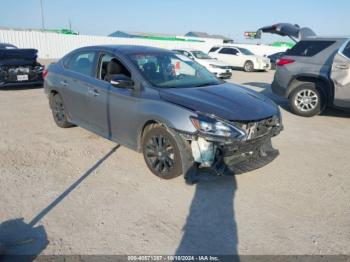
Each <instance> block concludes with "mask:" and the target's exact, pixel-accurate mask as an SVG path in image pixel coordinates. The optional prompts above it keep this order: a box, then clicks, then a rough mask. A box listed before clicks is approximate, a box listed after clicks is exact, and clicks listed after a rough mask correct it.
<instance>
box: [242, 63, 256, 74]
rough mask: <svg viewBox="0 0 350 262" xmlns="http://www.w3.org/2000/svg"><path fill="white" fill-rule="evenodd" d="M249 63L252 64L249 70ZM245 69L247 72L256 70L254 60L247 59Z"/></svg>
mask: <svg viewBox="0 0 350 262" xmlns="http://www.w3.org/2000/svg"><path fill="white" fill-rule="evenodd" d="M248 64H250V65H251V69H248V70H247V65H248ZM243 69H244V71H245V72H253V71H254V64H253V62H252V61H246V62H245V63H244V67H243Z"/></svg>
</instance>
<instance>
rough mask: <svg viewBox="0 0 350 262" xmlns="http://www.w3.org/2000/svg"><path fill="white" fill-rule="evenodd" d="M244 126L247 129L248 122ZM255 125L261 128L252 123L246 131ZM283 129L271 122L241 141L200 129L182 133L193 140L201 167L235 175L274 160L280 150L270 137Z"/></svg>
mask: <svg viewBox="0 0 350 262" xmlns="http://www.w3.org/2000/svg"><path fill="white" fill-rule="evenodd" d="M244 128H246V129H248V126H245V127H244ZM253 128H255V129H259V126H258V125H253V126H249V129H250V130H247V133H248V134H249V132H251V130H252V129H253ZM260 129H261V125H260ZM282 129H283V126H282V125H277V126H271V127H270V128H269V129H268V130H264V132H263V133H261V134H260V135H256V136H248V138H247V139H245V140H241V141H237V140H234V139H227V138H219V137H213V136H205V135H203V134H200V133H197V134H196V135H188V134H181V133H180V135H182V136H183V138H184V139H186V140H188V141H190V143H191V149H192V156H193V159H194V162H195V163H196V164H197V166H198V168H199V170H200V169H201V168H203V169H205V170H208V168H209V169H210V170H211V171H214V173H215V174H216V175H233V174H241V173H245V172H249V171H252V170H255V169H257V168H260V167H263V166H265V165H267V164H268V163H270V162H272V161H273V160H274V159H275V158H276V157H277V156H278V155H279V152H278V150H276V149H274V148H273V147H272V143H271V138H272V137H274V136H276V135H278V134H279V133H280V132H281V130H282Z"/></svg>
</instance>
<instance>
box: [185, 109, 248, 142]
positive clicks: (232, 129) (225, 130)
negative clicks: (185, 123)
mask: <svg viewBox="0 0 350 262" xmlns="http://www.w3.org/2000/svg"><path fill="white" fill-rule="evenodd" d="M191 121H192V124H193V125H194V127H195V128H196V129H197V130H198V131H199V132H201V133H204V134H207V135H212V136H219V137H227V138H229V137H231V138H234V139H237V140H243V139H244V138H245V137H246V133H245V132H244V131H243V130H242V129H240V128H239V127H236V126H234V125H232V124H227V123H224V122H222V121H220V120H217V119H215V118H212V117H209V116H205V115H200V116H198V117H191Z"/></svg>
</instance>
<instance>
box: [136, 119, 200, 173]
mask: <svg viewBox="0 0 350 262" xmlns="http://www.w3.org/2000/svg"><path fill="white" fill-rule="evenodd" d="M144 133H145V134H144V136H143V139H142V151H143V157H144V159H145V162H146V164H147V166H148V168H149V169H150V171H151V172H152V173H153V174H154V175H156V176H158V177H160V178H162V179H171V178H175V177H177V176H180V175H181V174H185V173H187V171H188V170H189V169H190V168H191V167H192V165H193V160H192V154H191V151H190V148H189V145H188V144H187V143H186V142H185V141H184V140H183V139H182V138H181V137H180V136H179V135H178V134H176V133H175V132H173V131H170V130H169V129H167V128H165V127H164V126H162V125H159V124H153V125H150V126H148V127H146V130H145V131H144Z"/></svg>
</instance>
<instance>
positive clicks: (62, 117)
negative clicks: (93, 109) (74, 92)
mask: <svg viewBox="0 0 350 262" xmlns="http://www.w3.org/2000/svg"><path fill="white" fill-rule="evenodd" d="M49 101H50V107H51V110H52V116H53V119H54V120H55V123H56V125H57V126H58V127H61V128H68V127H72V126H73V125H72V124H71V123H70V122H69V121H68V118H67V111H66V109H65V106H64V103H63V99H62V97H61V95H60V94H58V93H56V94H51V95H50V100H49Z"/></svg>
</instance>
